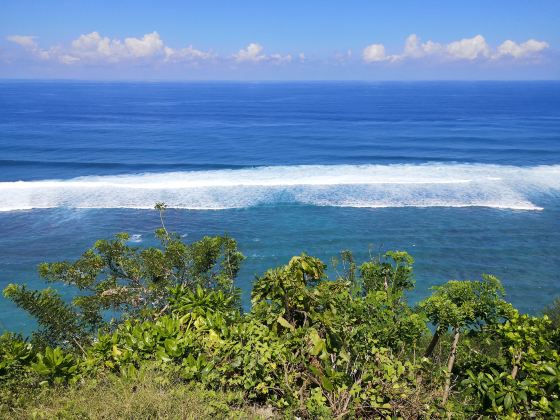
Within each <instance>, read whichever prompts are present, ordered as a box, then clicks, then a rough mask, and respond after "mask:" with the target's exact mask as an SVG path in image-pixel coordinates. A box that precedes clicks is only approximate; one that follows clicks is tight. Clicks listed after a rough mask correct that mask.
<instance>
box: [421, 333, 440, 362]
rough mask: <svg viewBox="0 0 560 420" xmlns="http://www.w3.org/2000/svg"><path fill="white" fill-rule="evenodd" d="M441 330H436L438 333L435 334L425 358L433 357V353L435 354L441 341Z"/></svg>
mask: <svg viewBox="0 0 560 420" xmlns="http://www.w3.org/2000/svg"><path fill="white" fill-rule="evenodd" d="M439 337H440V335H439V330H437V329H436V331H435V332H434V336H433V337H432V341H430V344H429V345H428V348H427V349H426V352H425V353H424V357H430V356H431V355H432V353H433V352H434V349H435V348H436V345H437V343H438V341H439Z"/></svg>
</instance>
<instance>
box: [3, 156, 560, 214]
mask: <svg viewBox="0 0 560 420" xmlns="http://www.w3.org/2000/svg"><path fill="white" fill-rule="evenodd" d="M558 191H560V165H539V166H532V167H525V166H510V165H495V164H459V163H457V164H440V163H426V164H392V165H374V164H371V165H294V166H263V167H253V168H244V169H220V170H206V171H185V172H167V173H143V174H129V175H117V176H85V177H78V178H73V179H67V180H56V179H52V180H40V181H15V182H0V211H16V210H28V209H36V208H56V207H64V208H136V209H142V208H153V205H154V203H156V202H165V203H166V204H167V205H168V206H169V207H171V208H178V209H192V210H220V209H231V208H244V207H253V206H259V205H279V204H306V205H316V206H335V207H371V208H383V207H489V208H501V209H512V210H542V207H541V206H539V205H538V204H535V202H534V198H535V197H536V198H538V197H539V196H542V195H551V194H553V195H554V194H557V193H558Z"/></svg>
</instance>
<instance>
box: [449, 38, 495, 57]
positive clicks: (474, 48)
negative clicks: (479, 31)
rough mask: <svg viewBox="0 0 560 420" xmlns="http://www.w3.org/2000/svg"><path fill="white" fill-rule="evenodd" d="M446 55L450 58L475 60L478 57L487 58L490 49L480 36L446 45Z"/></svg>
mask: <svg viewBox="0 0 560 420" xmlns="http://www.w3.org/2000/svg"><path fill="white" fill-rule="evenodd" d="M446 51H447V54H448V55H449V56H450V57H452V58H457V59H463V60H475V59H477V58H479V57H489V56H490V47H489V46H488V44H487V43H486V40H485V39H484V37H483V36H482V35H476V36H475V37H473V38H464V39H461V40H460V41H455V42H452V43H450V44H448V45H447V47H446Z"/></svg>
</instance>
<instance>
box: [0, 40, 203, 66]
mask: <svg viewBox="0 0 560 420" xmlns="http://www.w3.org/2000/svg"><path fill="white" fill-rule="evenodd" d="M7 39H8V40H9V41H11V42H14V43H16V44H18V45H20V46H21V47H23V48H24V49H25V50H26V51H28V52H31V53H32V54H33V55H34V56H36V57H39V58H41V59H44V60H56V61H59V62H60V63H63V64H75V63H78V62H87V63H92V62H93V63H117V62H122V61H131V60H153V59H161V60H163V61H170V62H180V61H189V62H194V61H199V60H207V59H210V58H212V57H213V54H212V53H210V52H205V51H201V50H197V49H195V48H194V47H193V46H192V45H190V46H188V47H185V48H179V49H173V48H171V47H168V46H166V45H165V43H164V42H163V40H162V39H161V37H160V35H159V34H158V33H157V32H152V33H148V34H145V35H143V36H142V37H140V38H136V37H127V38H124V39H123V40H121V39H111V38H109V37H107V36H102V35H101V34H100V33H99V32H90V33H87V34H82V35H80V36H79V37H78V38H76V39H75V40H73V41H72V42H71V43H70V46H69V47H67V48H63V47H60V46H58V47H51V48H49V49H48V50H43V49H41V48H40V47H39V45H38V44H37V42H36V38H35V37H33V36H24V35H11V36H9V37H7Z"/></svg>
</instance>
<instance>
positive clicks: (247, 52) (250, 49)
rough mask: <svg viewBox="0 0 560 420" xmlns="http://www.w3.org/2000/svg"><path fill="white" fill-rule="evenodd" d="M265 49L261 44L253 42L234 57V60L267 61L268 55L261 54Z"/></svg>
mask: <svg viewBox="0 0 560 420" xmlns="http://www.w3.org/2000/svg"><path fill="white" fill-rule="evenodd" d="M263 49H264V48H263V46H262V45H261V44H257V43H254V42H253V43H251V44H249V45H247V47H246V48H243V49H241V50H239V51H238V53H237V54H235V55H234V58H235V60H236V61H253V62H257V61H263V60H266V55H264V54H261V53H262V51H263Z"/></svg>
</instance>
